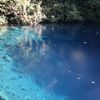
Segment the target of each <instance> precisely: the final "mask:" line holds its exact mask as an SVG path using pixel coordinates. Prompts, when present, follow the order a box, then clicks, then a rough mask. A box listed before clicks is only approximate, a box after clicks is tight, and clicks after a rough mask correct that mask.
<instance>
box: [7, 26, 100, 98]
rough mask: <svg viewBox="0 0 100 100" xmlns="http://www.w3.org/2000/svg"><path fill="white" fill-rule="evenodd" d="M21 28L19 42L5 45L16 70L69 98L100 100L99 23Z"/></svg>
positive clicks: (47, 88)
mask: <svg viewBox="0 0 100 100" xmlns="http://www.w3.org/2000/svg"><path fill="white" fill-rule="evenodd" d="M8 31H9V30H8ZM15 31H16V30H15V29H14V30H13V32H15ZM21 31H22V33H21V34H20V35H19V36H18V37H17V40H18V41H19V42H18V43H17V44H16V45H13V46H10V45H9V46H8V48H7V51H8V52H9V55H10V56H11V57H12V59H13V60H14V61H15V65H16V70H17V71H18V72H21V73H27V74H29V75H31V77H32V79H33V80H35V81H36V82H37V84H39V85H40V86H41V87H42V88H43V89H44V90H45V91H47V92H54V93H55V94H57V95H62V96H66V97H69V100H100V95H99V93H100V85H99V84H100V78H99V76H100V61H99V60H100V27H99V25H96V24H94V25H93V24H68V25H61V26H60V25H42V26H41V25H39V26H37V27H35V28H27V27H24V28H21Z"/></svg>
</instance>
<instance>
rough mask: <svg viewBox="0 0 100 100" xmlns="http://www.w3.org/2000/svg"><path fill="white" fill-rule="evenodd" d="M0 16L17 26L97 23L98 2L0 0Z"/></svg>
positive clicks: (75, 0) (99, 2)
mask: <svg viewBox="0 0 100 100" xmlns="http://www.w3.org/2000/svg"><path fill="white" fill-rule="evenodd" d="M0 15H1V16H5V18H6V20H7V21H8V24H17V25H33V24H38V23H40V22H42V21H44V20H46V21H49V22H67V21H96V22H99V21H100V0H63V1H62V0H42V1H41V0H19V1H18V0H0ZM5 18H3V19H5ZM1 19H2V18H1ZM4 22H5V21H3V23H4ZM0 23H2V21H1V22H0Z"/></svg>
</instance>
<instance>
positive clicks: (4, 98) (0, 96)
mask: <svg viewBox="0 0 100 100" xmlns="http://www.w3.org/2000/svg"><path fill="white" fill-rule="evenodd" d="M0 100H8V98H7V96H6V95H5V94H3V93H0Z"/></svg>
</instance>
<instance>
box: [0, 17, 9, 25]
mask: <svg viewBox="0 0 100 100" xmlns="http://www.w3.org/2000/svg"><path fill="white" fill-rule="evenodd" d="M0 25H7V20H6V18H5V16H0Z"/></svg>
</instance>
